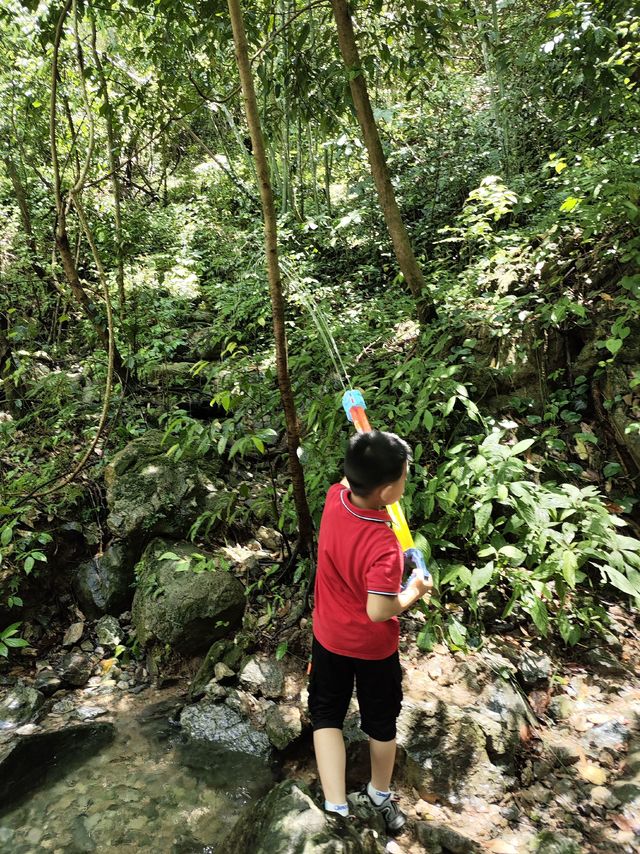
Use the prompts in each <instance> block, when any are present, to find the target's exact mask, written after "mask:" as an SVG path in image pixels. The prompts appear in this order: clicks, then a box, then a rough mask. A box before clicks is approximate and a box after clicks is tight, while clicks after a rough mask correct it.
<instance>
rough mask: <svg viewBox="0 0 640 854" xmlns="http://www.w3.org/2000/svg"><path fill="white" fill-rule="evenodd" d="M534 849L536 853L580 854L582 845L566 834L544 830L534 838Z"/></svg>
mask: <svg viewBox="0 0 640 854" xmlns="http://www.w3.org/2000/svg"><path fill="white" fill-rule="evenodd" d="M534 850H535V852H536V854H581V852H582V846H581V845H578V843H577V842H575V841H574V840H573V839H569V838H568V837H567V836H563V835H562V834H560V833H553V832H552V831H550V830H545V831H543V832H542V833H541V834H540V835H539V836H538V838H537V839H536V847H535V849H534Z"/></svg>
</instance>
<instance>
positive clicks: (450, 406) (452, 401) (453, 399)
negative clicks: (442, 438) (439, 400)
mask: <svg viewBox="0 0 640 854" xmlns="http://www.w3.org/2000/svg"><path fill="white" fill-rule="evenodd" d="M456 400H457V398H456V396H455V394H454V395H453V396H452V397H450V398H449V400H448V401H447V402H446V403H445V406H444V411H443V415H444V417H445V418H446V417H447V415H450V414H451V412H452V410H453V407H454V406H455V405H456Z"/></svg>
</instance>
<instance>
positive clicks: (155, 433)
mask: <svg viewBox="0 0 640 854" xmlns="http://www.w3.org/2000/svg"><path fill="white" fill-rule="evenodd" d="M162 439H163V433H162V431H160V430H147V432H146V433H145V434H144V435H143V436H139V437H138V438H137V439H134V440H133V441H132V442H130V443H129V444H128V445H127V446H126V448H123V450H122V451H120V452H119V453H117V454H116V455H115V456H114V457H113V459H112V460H111V462H110V463H109V464H108V465H107V467H106V468H105V474H104V478H105V482H106V484H107V504H108V505H109V516H108V518H107V524H108V526H109V528H110V530H111V531H113V533H114V534H115V536H116V537H121V538H123V539H124V538H131V537H136V538H138V539H139V538H140V536H145V535H146V536H147V537H151V536H153V535H158V534H160V535H162V534H166V535H167V536H170V537H181V536H185V535H186V534H187V532H188V531H189V528H190V527H191V525H192V524H193V522H194V521H195V520H196V518H197V517H198V516H199V515H201V514H202V513H203V512H205V511H206V510H207V509H210V508H211V506H212V503H213V502H215V498H216V495H217V494H218V493H219V492H220V491H223V490H224V489H225V486H224V483H222V481H219V480H216V478H215V475H216V469H215V468H214V466H213V464H212V463H210V462H209V463H204V462H203V461H202V460H198V461H196V460H194V459H190V458H189V457H188V456H187V455H183V456H182V457H181V458H180V460H176V459H174V457H172V456H167V453H166V452H167V450H168V448H167V446H166V445H163V444H162Z"/></svg>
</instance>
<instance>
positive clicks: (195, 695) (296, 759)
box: [0, 609, 640, 854]
mask: <svg viewBox="0 0 640 854" xmlns="http://www.w3.org/2000/svg"><path fill="white" fill-rule="evenodd" d="M80 616H82V615H80ZM612 617H613V619H614V626H615V627H616V635H615V637H614V636H613V635H612V636H610V637H609V638H608V640H607V641H605V642H601V643H600V645H597V646H593V647H591V648H590V649H583V650H580V653H581V657H580V660H579V661H578V660H576V661H567V660H566V659H565V660H562V659H561V658H560V657H559V656H558V655H557V654H556V653H555V652H554V651H550V650H544V649H542V648H541V644H540V643H539V641H538V639H535V638H529V637H527V636H525V635H524V634H523V633H521V634H519V635H518V636H512V637H501V638H495V637H494V638H492V639H491V640H489V641H488V642H487V644H486V645H485V646H484V647H483V648H482V649H481V650H479V651H477V652H474V653H471V654H468V655H465V654H463V653H461V652H459V653H455V654H452V653H451V652H450V651H449V650H448V649H447V648H446V647H444V646H438V647H436V649H435V650H434V651H433V652H432V653H431V654H429V655H424V654H422V653H420V652H419V651H418V650H417V648H416V646H415V644H414V641H413V637H414V636H415V633H416V631H417V629H418V628H419V624H418V622H417V620H412V619H406V620H405V626H404V629H405V631H404V638H405V639H404V640H403V642H402V655H403V662H404V668H405V678H404V689H405V701H404V706H403V711H402V715H401V718H400V720H399V737H398V741H399V757H398V771H397V775H396V783H397V789H398V793H399V796H400V803H401V806H402V808H403V809H404V811H405V812H406V813H407V815H408V816H409V819H410V821H409V827H408V830H407V832H405V833H404V834H403V835H402V836H401V837H400V838H398V839H397V840H395V841H392V840H387V839H386V838H385V837H384V834H383V833H382V832H381V828H378V829H377V830H375V825H374V828H373V830H372V831H371V832H372V833H373V834H374V835H373V836H370V837H367V838H369V842H368V843H366V844H368V845H370V846H374V847H373V848H371V849H370V850H372V851H373V850H382V849H381V848H379V846H380V845H382V844H385V845H386V846H387V850H388V851H390V852H396V854H399V852H406V854H417V852H423V851H427V852H435V854H438V852H445V854H446V852H454V854H457V852H473V851H492V852H494V854H520V852H523V854H528V852H541V854H574V852H576V854H577V852H599V854H618V852H619V854H623V852H625V854H626V852H632V851H636V850H639V849H640V727H639V724H640V678H639V674H638V672H637V665H638V662H639V661H640V655H639V654H638V649H639V643H638V633H637V630H636V627H635V625H634V623H633V622H632V619H631V618H630V617H629V616H628V615H627V614H626V613H624V612H623V611H622V610H620V609H614V610H613V612H612ZM129 619H130V614H129V613H124V614H122V615H121V616H120V619H119V620H116V619H115V618H113V617H103V618H101V619H100V620H98V621H87V620H78V621H77V622H76V623H74V624H72V625H71V626H70V627H69V628H68V629H67V631H66V634H65V637H64V644H63V646H62V648H60V649H57V650H52V651H51V655H50V656H49V659H48V660H47V661H40V660H37V659H35V660H33V659H28V658H22V659H21V660H19V663H18V664H17V665H15V666H14V667H13V668H12V669H11V670H10V671H9V672H7V673H5V675H4V676H3V677H2V683H3V684H2V692H3V699H2V702H1V703H0V749H1V750H2V751H3V754H2V756H3V759H6V757H7V756H10V754H11V750H12V748H14V747H15V745H16V743H17V742H19V741H20V740H22V741H28V740H29V739H30V738H33V737H35V736H37V735H38V734H42V733H47V732H60V731H64V730H65V729H68V728H69V727H77V726H78V725H80V724H85V725H86V724H88V723H91V722H96V721H99V722H101V723H102V722H109V721H114V720H117V719H118V716H119V715H122V714H123V713H125V712H126V710H127V709H131V707H132V706H133V705H135V707H136V708H137V709H140V708H142V707H143V706H144V705H145V704H147V705H150V704H155V703H157V702H158V699H159V698H161V697H162V696H164V695H167V692H168V693H169V695H170V696H171V697H174V698H175V702H176V703H179V704H180V706H181V707H182V710H181V713H180V723H181V726H182V731H183V733H184V734H185V735H187V736H188V737H189V738H190V739H192V740H194V742H195V743H199V744H204V743H210V742H214V743H216V744H219V745H222V746H223V747H226V748H229V749H232V750H241V751H243V752H245V753H246V754H248V755H252V756H254V757H258V758H260V759H261V760H263V762H264V764H265V766H267V765H269V764H272V763H275V764H276V765H277V766H278V767H279V768H280V772H279V773H280V774H281V775H282V776H283V777H284V778H285V779H289V780H291V781H294V780H295V781H296V783H299V784H300V785H302V786H303V787H304V784H306V785H307V786H308V787H309V788H308V794H310V796H311V798H312V799H315V800H316V802H319V799H320V790H319V786H318V781H317V775H316V771H315V765H314V762H313V755H312V750H311V741H310V733H309V729H308V719H307V716H306V676H305V661H304V659H303V656H292V655H287V656H285V658H284V659H283V660H281V661H277V660H276V659H275V656H273V655H268V654H266V653H260V652H255V651H251V650H249V652H247V647H246V639H245V641H244V642H243V643H237V642H236V643H234V642H233V640H229V639H226V640H220V641H218V642H216V643H215V644H214V645H213V646H212V647H211V649H210V651H209V654H208V655H207V657H206V658H205V659H204V660H202V664H201V667H200V670H199V672H198V673H196V675H195V677H193V678H186V677H182V678H181V679H180V680H179V681H178V684H175V685H173V686H172V687H171V688H167V689H165V691H164V692H163V691H159V689H157V688H156V687H154V686H153V685H152V684H151V679H150V676H149V674H148V672H147V670H146V668H145V666H144V664H143V663H142V662H141V661H136V660H135V659H130V660H127V658H126V656H122V655H120V656H119V657H117V656H116V655H115V654H114V653H115V652H116V651H119V652H120V653H121V652H122V649H121V648H122V644H121V641H122V638H123V637H124V636H125V635H126V633H127V631H128V628H129V627H128V620H129ZM308 632H309V626H308V623H307V622H306V621H305V620H303V621H302V628H301V629H299V632H298V634H299V635H301V636H302V637H303V638H304V637H308ZM237 640H238V638H236V641H237ZM174 706H175V703H174ZM346 732H347V739H348V743H349V775H350V776H349V781H350V785H351V786H352V787H353V788H356V787H357V786H359V784H360V783H361V782H362V781H363V780H365V779H366V774H367V749H366V740H364V738H363V736H362V733H360V731H359V730H358V728H357V712H356V710H355V706H354V708H353V710H352V713H351V714H350V718H349V721H348V724H347V727H346ZM6 767H7V766H5V772H6ZM2 776H3V778H4V779H5V786H8V787H10V786H11V785H12V783H11V781H10V780H9V779H8V777H7V775H6V773H4V774H3V775H2ZM296 793H297V794H296V797H297V798H298V799H300V798H302V799H303V800H304V799H305V798H307V794H304V792H303V794H300V793H299V792H298V790H297V789H296ZM289 796H292V795H291V792H289V793H288V794H287V797H289ZM274 797H275V796H274ZM281 806H282V805H280V807H278V808H281ZM73 808H74V807H73V804H70V809H71V810H72V809H73ZM296 809H297V808H296ZM305 809H306V808H305ZM307 818H309V817H307ZM269 820H271V819H269V817H268V816H267V817H266V818H265V821H266V822H267V823H268V821H269ZM318 821H320V819H318ZM322 821H324V818H323V819H322ZM240 823H242V819H241V820H240ZM366 824H367V823H366V822H364V823H362V822H361V823H359V824H357V825H356V828H355V829H356V831H357V832H358V833H359V834H360V838H361V839H365V842H366V838H365V837H363V836H362V834H363V833H364V832H365V827H366ZM204 827H205V829H206V825H205V826H204ZM352 829H353V828H352ZM375 833H378V839H377V840H376V839H375V838H374V836H375ZM31 834H32V836H33V839H32V840H31V841H32V842H33V843H34V848H33V850H34V851H35V850H45V849H42V848H38V846H37V845H36V844H35V843H36V840H35V835H34V834H36V831H35V830H34V829H33V828H31ZM89 836H90V834H89ZM265 836H266V837H268V836H269V833H268V832H267V831H266V830H265ZM0 841H1V838H0ZM200 842H203V843H204V842H206V840H205V839H200ZM238 844H240V843H238ZM345 844H346V843H345ZM363 844H365V843H363ZM87 845H89V843H87ZM167 845H169V842H167ZM376 846H378V848H376ZM47 847H50V846H47ZM0 848H1V846H0ZM2 850H4V849H2ZM6 850H10V849H6ZM16 850H17V849H16ZM20 850H24V851H29V850H31V849H29V848H28V847H27V848H24V849H20ZM52 850H65V849H55V848H53V849H52ZM74 850H75V849H74ZM82 850H95V849H93V848H91V847H87V848H85V849H82ZM123 850H135V849H134V848H131V849H126V848H124V849H123ZM166 850H167V851H176V850H178V849H176V848H171V847H167V848H166ZM181 850H185V851H187V850H194V851H195V850H198V849H197V848H191V849H190V848H188V847H187V848H184V849H181ZM230 850H231V849H230ZM239 850H240V849H239ZM273 850H274V851H275V850H278V849H273ZM281 850H282V851H286V850H289V849H287V848H282V849H281ZM291 850H294V849H291ZM311 850H318V851H322V850H324V849H323V848H322V845H321V844H320V843H318V847H317V848H312V849H311ZM344 850H345V851H348V850H352V849H351V848H349V847H347V848H345V849H344ZM353 850H354V851H355V850H359V849H353ZM362 850H369V849H367V848H366V845H365V848H363V849H362Z"/></svg>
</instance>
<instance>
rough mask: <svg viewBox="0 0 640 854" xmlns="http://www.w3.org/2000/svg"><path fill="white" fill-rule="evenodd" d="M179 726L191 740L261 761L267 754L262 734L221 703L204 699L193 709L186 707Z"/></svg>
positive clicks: (265, 742) (268, 748)
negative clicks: (210, 744)
mask: <svg viewBox="0 0 640 854" xmlns="http://www.w3.org/2000/svg"><path fill="white" fill-rule="evenodd" d="M180 724H181V726H182V728H183V730H184V732H185V733H186V734H187V735H188V736H190V737H191V738H195V739H204V740H205V741H214V742H216V744H218V745H220V746H222V747H225V748H227V749H228V750H233V751H235V752H237V753H249V754H251V755H253V756H261V757H265V758H266V757H268V756H269V755H270V754H271V745H270V744H269V739H268V738H267V736H266V735H265V733H264V732H260V731H259V730H257V729H255V728H254V727H253V725H252V724H251V723H250V722H249V721H248V720H247V719H246V718H244V717H242V716H241V715H240V714H239V713H238V712H237V711H236V710H234V709H231V708H229V707H228V706H227V705H226V704H224V703H214V702H212V701H211V700H209V699H207V698H205V699H204V700H200V702H199V703H196V704H195V705H193V706H186V707H185V708H184V709H183V710H182V712H181V714H180Z"/></svg>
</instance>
